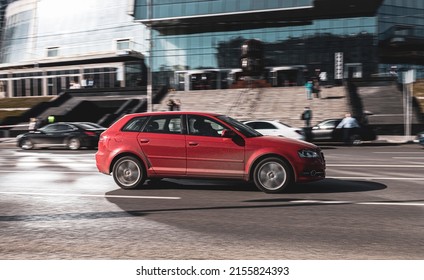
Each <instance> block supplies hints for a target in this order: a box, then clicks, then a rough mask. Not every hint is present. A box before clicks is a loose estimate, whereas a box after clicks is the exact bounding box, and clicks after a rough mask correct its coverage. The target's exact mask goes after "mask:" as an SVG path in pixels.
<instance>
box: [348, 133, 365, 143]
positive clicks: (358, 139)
mask: <svg viewBox="0 0 424 280" xmlns="http://www.w3.org/2000/svg"><path fill="white" fill-rule="evenodd" d="M349 140H350V144H351V145H353V146H358V145H361V144H362V140H361V136H359V135H358V134H353V135H352V136H350V139H349Z"/></svg>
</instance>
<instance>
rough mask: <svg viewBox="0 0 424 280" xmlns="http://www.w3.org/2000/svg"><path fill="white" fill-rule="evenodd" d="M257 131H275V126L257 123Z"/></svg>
mask: <svg viewBox="0 0 424 280" xmlns="http://www.w3.org/2000/svg"><path fill="white" fill-rule="evenodd" d="M255 124H256V125H255V129H275V126H274V125H273V124H270V123H267V122H256V123H255Z"/></svg>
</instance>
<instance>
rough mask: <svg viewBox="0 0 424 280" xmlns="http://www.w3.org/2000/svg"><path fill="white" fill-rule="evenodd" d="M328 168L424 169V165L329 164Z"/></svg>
mask: <svg viewBox="0 0 424 280" xmlns="http://www.w3.org/2000/svg"><path fill="white" fill-rule="evenodd" d="M327 167H383V168H386V167H387V168H411V167H413V168H424V164H408V165H405V164H402V165H400V164H399V165H398V164H327Z"/></svg>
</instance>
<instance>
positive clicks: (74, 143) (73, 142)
mask: <svg viewBox="0 0 424 280" xmlns="http://www.w3.org/2000/svg"><path fill="white" fill-rule="evenodd" d="M80 147H81V140H79V139H78V138H75V137H73V138H71V139H69V141H68V148H69V149H70V150H78V149H79V148H80Z"/></svg>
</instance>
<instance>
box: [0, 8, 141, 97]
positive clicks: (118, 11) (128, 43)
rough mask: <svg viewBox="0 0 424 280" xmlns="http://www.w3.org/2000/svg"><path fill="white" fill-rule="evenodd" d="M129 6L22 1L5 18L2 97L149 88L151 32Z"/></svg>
mask: <svg viewBox="0 0 424 280" xmlns="http://www.w3.org/2000/svg"><path fill="white" fill-rule="evenodd" d="M132 9H133V6H132V5H129V4H128V1H127V0H120V1H115V0H74V1H57V0H18V1H14V2H13V3H10V4H9V5H8V6H7V9H6V10H5V13H4V25H3V32H2V34H3V35H2V41H1V55H0V62H1V64H0V96H1V95H2V96H6V97H19V96H48V95H57V94H59V93H60V92H62V91H63V90H64V89H67V88H69V87H70V85H71V84H72V83H75V84H79V86H86V87H100V88H111V87H112V88H113V87H123V86H124V87H134V86H139V85H143V84H146V82H147V81H146V78H145V77H146V73H145V72H146V67H145V64H144V56H143V54H144V53H146V50H147V49H148V48H147V46H146V42H145V38H146V28H145V26H144V25H142V24H139V23H135V22H134V18H133V17H132V15H131V13H132Z"/></svg>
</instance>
